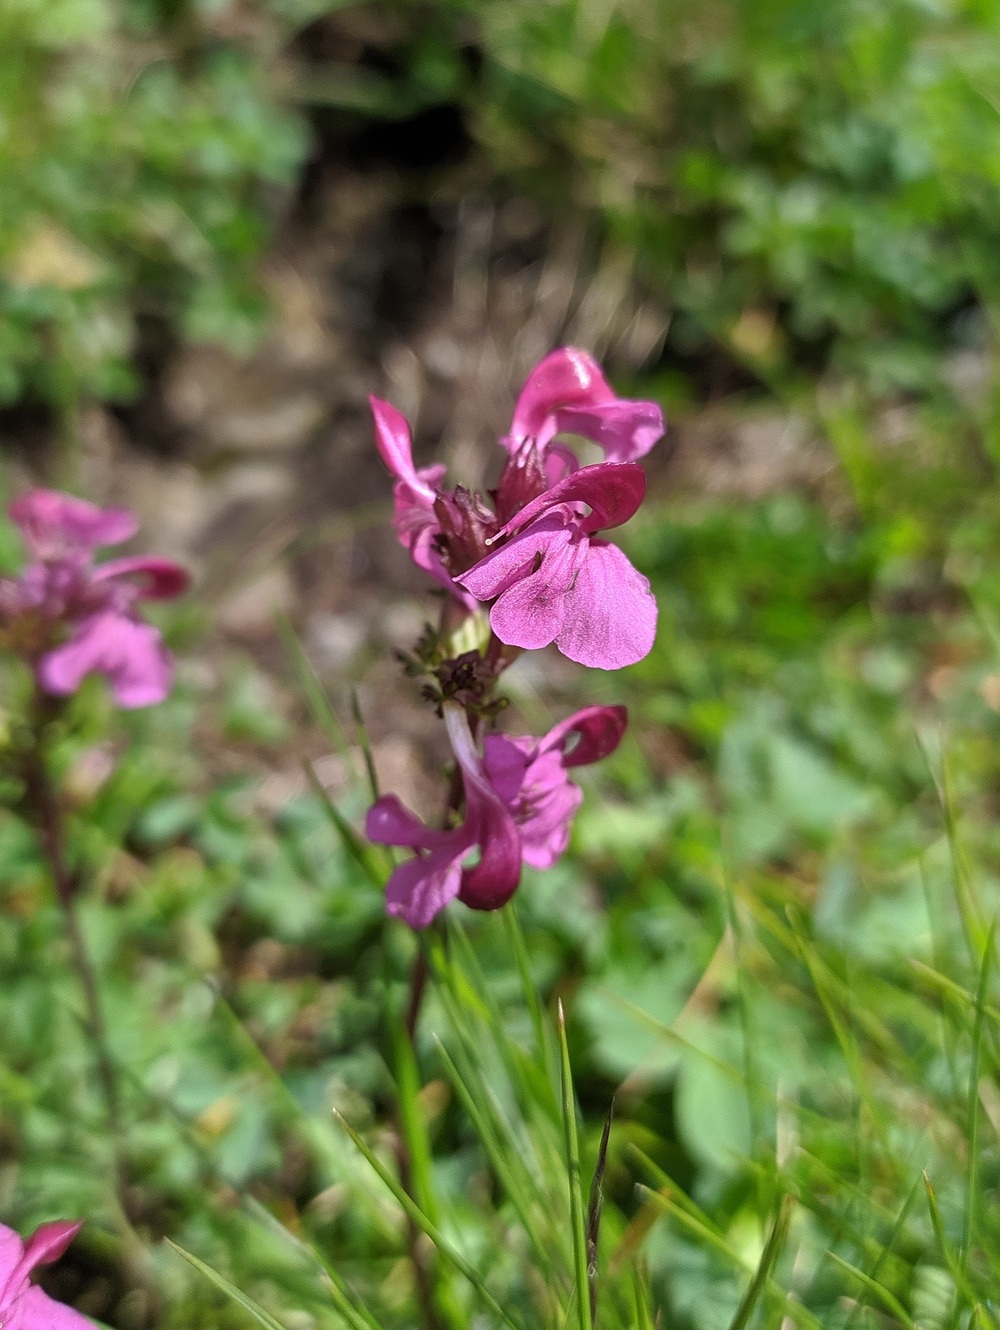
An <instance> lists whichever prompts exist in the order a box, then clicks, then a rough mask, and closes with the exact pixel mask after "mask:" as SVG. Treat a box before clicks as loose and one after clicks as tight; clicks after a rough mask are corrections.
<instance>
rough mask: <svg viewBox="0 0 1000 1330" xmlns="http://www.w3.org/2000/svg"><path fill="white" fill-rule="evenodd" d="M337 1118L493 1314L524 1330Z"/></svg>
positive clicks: (346, 1125) (513, 1329)
mask: <svg viewBox="0 0 1000 1330" xmlns="http://www.w3.org/2000/svg"><path fill="white" fill-rule="evenodd" d="M334 1116H335V1117H336V1119H337V1121H338V1122H339V1123H340V1125H341V1126H342V1127H343V1129H344V1131H346V1132H347V1134H348V1136H350V1138H351V1140H352V1141H353V1142H354V1144H355V1145H356V1146H357V1148H358V1150H359V1151H360V1152H361V1154H363V1155H364V1157H365V1159H367V1160H368V1163H369V1164H370V1165H371V1167H372V1169H373V1170H374V1172H375V1173H376V1174H377V1175H378V1177H379V1178H380V1179H381V1180H382V1182H383V1183H384V1185H385V1186H386V1187H387V1188H388V1189H389V1191H391V1192H392V1194H393V1196H394V1197H395V1198H396V1201H397V1202H398V1204H399V1205H400V1206H401V1207H402V1209H403V1211H404V1212H405V1213H406V1214H407V1215H408V1216H409V1217H410V1218H411V1219H412V1220H413V1222H414V1223H415V1224H416V1225H417V1227H418V1228H419V1229H421V1231H422V1232H424V1233H426V1234H427V1236H428V1238H430V1240H431V1242H433V1244H434V1246H435V1247H436V1248H437V1249H438V1251H439V1252H440V1253H441V1255H442V1256H443V1257H444V1258H445V1260H447V1261H450V1262H451V1264H452V1265H453V1266H454V1267H455V1269H456V1270H458V1272H459V1273H460V1274H461V1275H464V1277H465V1278H466V1279H467V1280H468V1281H469V1283H470V1284H471V1285H472V1287H473V1288H474V1289H475V1290H476V1292H477V1293H478V1294H479V1296H480V1297H481V1298H482V1300H483V1302H484V1303H485V1304H486V1306H487V1307H489V1309H490V1311H492V1312H493V1314H494V1315H495V1316H498V1317H499V1318H500V1320H501V1321H503V1323H504V1325H506V1326H509V1327H510V1330H521V1327H520V1326H519V1325H518V1323H517V1322H516V1321H515V1320H512V1318H511V1317H510V1316H509V1315H508V1313H507V1312H505V1311H504V1309H503V1308H502V1307H501V1306H500V1304H499V1302H497V1300H496V1298H495V1297H494V1296H493V1294H492V1293H491V1292H490V1291H489V1289H488V1288H487V1287H486V1285H485V1284H484V1282H483V1279H482V1277H481V1276H480V1275H479V1274H477V1273H476V1271H475V1270H474V1269H473V1268H472V1266H471V1265H470V1264H469V1262H468V1261H467V1260H466V1259H465V1257H464V1256H463V1255H462V1254H461V1252H459V1251H456V1250H455V1248H454V1247H453V1246H452V1245H451V1243H450V1242H448V1240H447V1239H446V1238H445V1236H444V1234H443V1233H442V1232H441V1230H440V1229H439V1228H438V1226H437V1225H436V1224H435V1223H433V1221H432V1220H431V1219H429V1218H428V1216H427V1215H425V1214H424V1212H423V1211H422V1210H421V1208H420V1206H419V1205H417V1203H416V1201H414V1200H413V1198H412V1197H411V1196H408V1195H407V1193H406V1190H405V1189H404V1188H403V1187H401V1186H400V1184H399V1183H398V1182H397V1181H396V1179H395V1178H394V1177H393V1176H392V1174H391V1173H390V1172H389V1170H388V1169H387V1168H386V1167H385V1165H384V1164H383V1163H382V1161H381V1159H379V1157H378V1155H376V1154H375V1152H374V1151H373V1150H371V1149H370V1148H369V1146H368V1145H367V1144H366V1143H365V1142H364V1141H363V1140H362V1138H361V1137H360V1136H359V1135H358V1133H357V1132H356V1131H355V1130H354V1128H353V1127H352V1126H351V1125H350V1123H349V1122H348V1121H347V1119H346V1118H345V1117H344V1116H343V1115H342V1114H341V1113H338V1112H337V1110H336V1109H334Z"/></svg>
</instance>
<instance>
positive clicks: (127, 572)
mask: <svg viewBox="0 0 1000 1330" xmlns="http://www.w3.org/2000/svg"><path fill="white" fill-rule="evenodd" d="M119 577H122V578H129V579H132V578H135V579H137V580H136V588H135V596H136V598H137V599H139V600H172V599H173V598H174V597H175V596H179V595H181V594H182V593H183V592H185V591H186V590H187V589H188V587H189V586H190V584H191V578H190V575H189V574H188V572H187V570H186V569H185V568H182V567H181V566H180V564H179V563H174V561H173V560H172V559H160V558H154V557H143V556H141V555H140V556H137V557H136V558H134V559H111V560H110V561H109V562H108V563H99V564H98V565H97V566H96V568H94V570H93V572H92V573H91V579H92V581H94V582H106V581H108V580H109V579H112V578H119Z"/></svg>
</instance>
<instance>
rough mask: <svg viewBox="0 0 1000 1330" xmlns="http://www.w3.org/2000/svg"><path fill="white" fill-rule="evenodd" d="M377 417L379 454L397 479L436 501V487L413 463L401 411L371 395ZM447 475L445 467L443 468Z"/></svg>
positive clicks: (376, 435) (408, 437) (374, 413)
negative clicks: (432, 486) (433, 486)
mask: <svg viewBox="0 0 1000 1330" xmlns="http://www.w3.org/2000/svg"><path fill="white" fill-rule="evenodd" d="M368 401H369V402H370V403H371V408H372V415H373V416H374V417H375V443H376V446H377V447H378V451H379V455H380V457H381V458H382V461H383V462H384V463H385V464H386V466H387V467H388V468H389V470H390V471H391V472H392V474H393V475H394V476H395V477H396V479H397V480H401V481H403V482H404V483H405V484H406V485H408V486H410V487H411V488H412V489H413V490H414V491H415V493H416V494H418V495H421V496H422V497H423V498H424V499H425V501H426V502H428V503H433V502H434V490H433V489H432V488H431V487H430V485H429V484H428V483H427V481H426V478H425V477H424V476H423V474H422V473H421V472H419V471H417V469H416V468H415V467H414V465H413V439H412V435H411V434H410V426H409V424H408V423H407V420H406V417H405V416H404V415H403V413H402V412H401V411H397V410H396V408H395V407H394V406H392V405H390V403H388V402H383V401H381V400H380V399H379V398H378V397H369V399H368ZM441 474H442V475H443V474H444V468H443V467H442V468H441Z"/></svg>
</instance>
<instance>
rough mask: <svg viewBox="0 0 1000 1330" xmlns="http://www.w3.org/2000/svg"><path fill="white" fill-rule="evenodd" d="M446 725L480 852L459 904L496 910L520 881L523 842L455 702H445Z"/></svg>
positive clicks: (469, 826) (468, 870)
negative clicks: (460, 773)
mask: <svg viewBox="0 0 1000 1330" xmlns="http://www.w3.org/2000/svg"><path fill="white" fill-rule="evenodd" d="M444 723H445V727H446V729H447V731H448V738H449V740H450V742H451V747H452V752H453V753H454V754H455V758H456V760H457V761H458V765H459V767H460V768H461V771H462V781H463V783H464V785H465V822H464V824H463V825H464V826H465V827H466V828H467V829H468V830H469V832H470V833H471V834H472V836H473V841H472V843H473V844H478V845H479V849H480V858H479V862H478V863H477V864H475V865H473V866H472V867H471V868H466V869H465V870H464V871H463V873H462V881H461V889H460V891H459V893H458V895H459V900H461V901H462V902H463V903H464V904H465V905H468V906H469V908H470V909H473V910H498V909H499V908H500V906H501V905H505V904H506V903H507V901H508V900H510V898H511V896H513V894H514V892H515V891H516V890H517V884H518V882H519V881H520V880H521V838H520V836H519V835H518V834H517V827H516V826H515V825H514V819H513V817H512V816H511V814H510V812H509V810H508V809H507V808H506V806H505V805H504V803H503V801H502V800H501V799H500V798H499V796H498V795H497V793H496V791H495V790H494V789H493V787H492V785H491V784H490V782H489V780H488V778H487V776H486V773H485V771H484V770H483V767H482V763H481V760H480V757H479V754H478V753H477V752H476V745H475V742H474V740H473V738H472V732H471V731H470V729H469V721H468V718H467V716H466V714H465V712H464V711H463V710H462V708H461V707H460V706H458V705H457V703H455V702H446V703H445V704H444Z"/></svg>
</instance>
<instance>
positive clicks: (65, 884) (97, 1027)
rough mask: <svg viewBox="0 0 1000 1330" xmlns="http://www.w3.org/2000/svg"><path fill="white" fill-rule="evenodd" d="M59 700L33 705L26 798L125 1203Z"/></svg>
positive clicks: (120, 1122)
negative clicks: (70, 854) (70, 835)
mask: <svg viewBox="0 0 1000 1330" xmlns="http://www.w3.org/2000/svg"><path fill="white" fill-rule="evenodd" d="M59 705H60V704H59V702H58V701H57V700H56V699H54V698H50V697H47V696H46V695H45V694H43V693H41V692H38V693H36V695H35V699H34V703H33V705H32V710H31V716H32V726H31V735H30V739H29V746H28V748H27V751H26V752H25V753H24V755H23V762H22V768H21V771H22V776H23V778H24V784H25V804H26V806H27V810H28V814H29V816H30V818H31V820H32V821H33V823H34V826H35V829H36V831H37V833H38V839H39V842H40V845H41V849H42V855H43V857H44V859H45V861H46V863H47V864H48V866H49V872H50V873H51V875H52V881H53V884H54V886H55V890H56V899H57V900H58V901H59V905H60V907H61V908H62V912H63V920H64V923H65V927H66V936H67V939H68V941H69V949H70V960H71V963H72V966H73V969H74V971H75V973H76V977H77V979H78V981H79V984H80V989H81V991H82V993H83V1000H84V1007H85V1010H86V1026H87V1033H88V1036H89V1039H90V1044H91V1048H92V1050H93V1054H94V1062H95V1063H96V1066H97V1074H98V1079H99V1081H100V1085H101V1093H102V1096H103V1099H104V1107H105V1114H106V1117H107V1127H108V1133H109V1135H110V1137H111V1144H112V1152H113V1157H114V1170H115V1194H116V1197H117V1198H118V1201H119V1203H120V1204H121V1203H122V1201H123V1197H124V1192H125V1187H126V1184H127V1181H128V1175H127V1169H126V1166H125V1159H124V1155H123V1153H122V1147H123V1142H124V1139H125V1129H124V1116H123V1113H122V1105H121V1095H120V1094H119V1090H118V1078H117V1074H116V1072H115V1065H114V1059H113V1058H112V1056H111V1051H110V1045H109V1040H108V1029H107V1024H106V1022H105V1019H104V1010H103V1007H102V1005H101V995H100V989H99V987H98V982H97V972H96V970H95V968H94V964H93V961H92V960H91V957H90V953H89V952H88V950H87V943H86V939H85V938H84V935H83V929H82V928H81V926H80V918H79V914H78V912H77V908H76V895H77V892H78V891H79V889H80V877H79V874H78V873H76V872H74V871H73V870H72V869H71V868H70V866H69V862H68V860H67V857H66V835H65V812H64V809H63V806H62V803H61V801H60V799H59V796H58V794H57V792H56V789H55V787H54V785H53V783H52V778H51V776H50V774H49V768H48V763H47V761H46V751H45V749H46V733H47V731H48V728H49V726H50V725H51V723H52V721H53V720H54V719H55V717H56V716H57V715H58V711H59Z"/></svg>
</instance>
